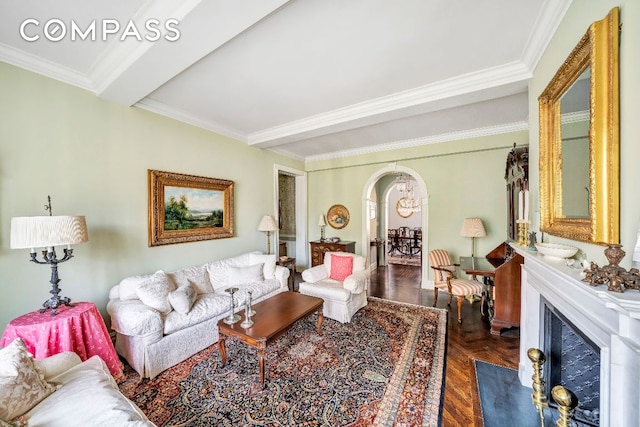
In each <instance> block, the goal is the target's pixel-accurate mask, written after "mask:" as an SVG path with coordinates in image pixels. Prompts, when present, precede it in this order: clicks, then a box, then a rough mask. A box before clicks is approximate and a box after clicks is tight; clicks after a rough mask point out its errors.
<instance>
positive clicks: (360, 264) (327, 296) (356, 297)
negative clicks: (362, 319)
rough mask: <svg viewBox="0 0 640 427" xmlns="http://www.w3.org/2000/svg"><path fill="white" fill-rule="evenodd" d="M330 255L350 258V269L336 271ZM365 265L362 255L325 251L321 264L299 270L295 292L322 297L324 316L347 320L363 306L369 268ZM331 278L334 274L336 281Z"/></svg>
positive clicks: (365, 302) (344, 321)
mask: <svg viewBox="0 0 640 427" xmlns="http://www.w3.org/2000/svg"><path fill="white" fill-rule="evenodd" d="M332 257H346V258H351V262H350V263H349V264H350V265H351V268H350V270H349V271H345V272H339V271H336V268H334V269H333V270H332V264H331V259H332ZM366 264H367V263H366V259H365V257H363V256H361V255H356V254H352V253H348V252H326V253H325V254H324V262H323V263H322V264H320V265H316V266H315V267H311V268H309V269H307V270H304V271H303V272H302V280H303V282H301V283H300V286H299V291H300V293H301V294H305V295H311V296H314V297H318V298H322V299H323V300H324V305H323V309H322V312H323V315H324V317H328V318H330V319H333V320H337V321H338V322H341V323H348V322H351V317H352V316H353V315H354V314H355V313H356V312H357V311H358V310H360V309H361V308H362V307H364V306H365V305H367V283H368V281H369V270H368V269H367V266H366ZM333 267H335V266H333ZM336 274H338V276H336ZM340 275H342V276H344V277H340ZM332 277H333V278H332ZM335 277H338V280H336V279H335ZM339 279H342V280H339Z"/></svg>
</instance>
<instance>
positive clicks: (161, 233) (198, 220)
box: [147, 169, 234, 246]
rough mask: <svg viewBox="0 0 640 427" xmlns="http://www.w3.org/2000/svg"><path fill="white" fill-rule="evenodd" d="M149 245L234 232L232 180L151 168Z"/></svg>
mask: <svg viewBox="0 0 640 427" xmlns="http://www.w3.org/2000/svg"><path fill="white" fill-rule="evenodd" d="M147 176H148V185H149V246H161V245H171V244H174V243H186V242H197V241H201V240H211V239H221V238H226V237H233V236H234V221H233V219H234V215H233V181H229V180H226V179H218V178H208V177H203V176H195V175H185V174H180V173H174V172H164V171H158V170H152V169H149V170H148V174H147Z"/></svg>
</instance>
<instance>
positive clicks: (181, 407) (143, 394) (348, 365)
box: [119, 298, 447, 427]
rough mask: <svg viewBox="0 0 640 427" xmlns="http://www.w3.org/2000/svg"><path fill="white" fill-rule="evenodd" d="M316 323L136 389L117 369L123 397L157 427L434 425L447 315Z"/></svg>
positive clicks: (365, 313) (405, 312)
mask: <svg viewBox="0 0 640 427" xmlns="http://www.w3.org/2000/svg"><path fill="white" fill-rule="evenodd" d="M316 322H317V315H315V314H314V315H312V316H309V317H308V318H306V319H302V320H300V321H298V322H296V323H295V324H294V326H293V327H292V328H291V329H290V330H289V331H288V332H287V333H285V334H284V335H282V336H281V337H279V338H278V339H277V340H276V341H274V342H273V343H272V344H270V345H269V346H268V347H267V356H266V369H267V379H266V382H265V387H264V389H262V388H261V387H260V380H259V374H258V364H257V356H256V350H255V349H254V348H251V347H249V346H247V345H245V344H243V343H241V342H239V341H236V340H235V339H228V340H227V342H226V344H227V345H226V347H227V365H226V366H224V367H223V366H222V364H221V358H220V353H219V352H218V347H217V345H213V346H211V347H209V348H207V349H205V350H203V351H202V352H200V353H198V354H196V355H194V356H192V357H191V358H189V359H187V360H185V361H184V362H182V363H180V364H178V365H176V366H174V367H172V368H170V369H168V370H166V371H164V372H162V373H161V374H160V375H158V376H157V377H156V378H154V379H152V380H149V379H144V380H140V378H139V376H138V374H137V373H136V372H135V371H134V370H133V369H132V368H131V367H130V366H128V365H126V364H125V379H124V380H123V381H122V382H120V384H119V386H120V389H121V391H122V392H123V394H124V395H125V396H127V397H128V398H129V399H131V400H133V401H134V402H135V403H136V404H137V405H138V406H139V407H140V409H142V411H144V413H145V414H147V416H148V417H149V419H150V420H151V421H153V422H154V423H156V424H157V425H158V426H163V427H164V426H177V425H179V426H407V427H409V426H438V425H440V418H441V410H442V400H443V395H444V390H443V388H444V370H445V352H446V345H447V343H446V340H447V312H446V311H445V310H440V309H435V308H431V307H421V306H415V305H409V304H402V303H395V302H390V301H385V300H381V299H377V298H369V304H368V305H367V306H366V307H364V308H363V309H361V310H360V311H358V313H356V314H355V315H354V317H353V318H352V321H351V323H346V324H341V323H339V322H336V321H334V320H331V319H327V318H325V320H324V323H323V325H322V334H321V335H318V333H317V330H316Z"/></svg>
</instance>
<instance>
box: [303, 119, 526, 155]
mask: <svg viewBox="0 0 640 427" xmlns="http://www.w3.org/2000/svg"><path fill="white" fill-rule="evenodd" d="M528 129H529V124H528V123H527V122H515V123H508V124H504V125H497V126H488V127H482V128H476V129H470V130H465V131H460V132H449V133H443V134H440V135H433V136H426V137H421V138H412V139H405V140H402V141H396V142H389V143H386V144H378V145H371V146H368V147H362V148H355V149H351V150H342V151H335V152H333V153H327V154H319V155H317V156H308V157H306V158H305V159H304V161H305V163H310V162H317V161H321V160H332V159H339V158H344V157H351V156H358V155H365V154H373V153H380V152H383V151H391V150H401V149H405V148H413V147H420V146H423V145H431V144H439V143H442V142H450V141H459V140H462V139H471V138H479V137H483V136H492V135H500V134H504V133H511V132H520V131H525V130H528Z"/></svg>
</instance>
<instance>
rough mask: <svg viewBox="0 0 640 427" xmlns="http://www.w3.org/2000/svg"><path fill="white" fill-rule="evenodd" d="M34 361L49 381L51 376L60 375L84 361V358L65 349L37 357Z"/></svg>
mask: <svg viewBox="0 0 640 427" xmlns="http://www.w3.org/2000/svg"><path fill="white" fill-rule="evenodd" d="M34 362H35V365H36V368H38V370H39V371H40V372H42V374H43V375H44V379H45V380H46V381H48V380H49V378H53V377H55V376H56V375H60V374H61V373H63V372H66V371H68V370H69V369H71V368H73V367H74V366H76V365H79V364H80V363H82V360H81V359H80V356H78V355H77V354H75V353H74V352H73V351H63V352H62V353H58V354H54V355H53V356H49V357H45V358H44V359H35V360H34Z"/></svg>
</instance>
